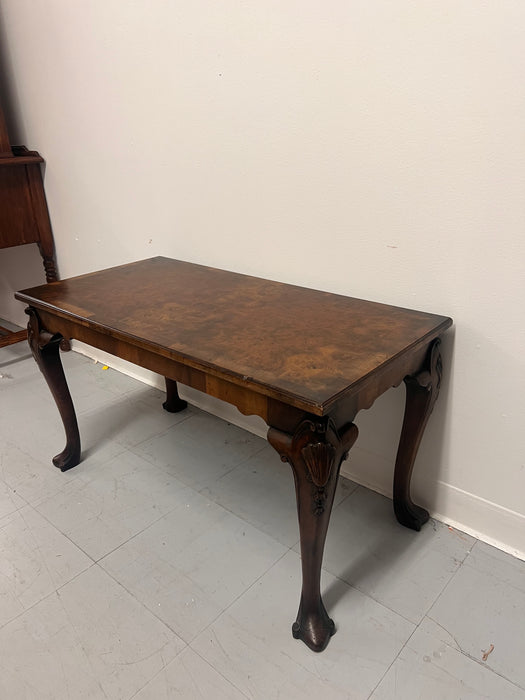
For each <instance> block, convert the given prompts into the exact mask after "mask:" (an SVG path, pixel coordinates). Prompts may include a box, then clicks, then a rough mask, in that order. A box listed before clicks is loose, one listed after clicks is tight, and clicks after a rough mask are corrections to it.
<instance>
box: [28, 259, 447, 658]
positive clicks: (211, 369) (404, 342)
mask: <svg viewBox="0 0 525 700" xmlns="http://www.w3.org/2000/svg"><path fill="white" fill-rule="evenodd" d="M16 297H17V299H20V300H21V301H24V302H25V303H27V304H28V308H27V313H28V314H29V318H30V320H29V326H28V328H29V343H30V347H31V351H32V353H33V355H34V357H35V360H36V361H37V363H38V366H39V367H40V369H41V371H42V373H43V375H44V377H45V379H46V381H47V383H48V384H49V387H50V389H51V392H52V394H53V396H54V398H55V401H56V403H57V406H58V409H59V411H60V415H61V417H62V421H63V424H64V430H65V433H66V446H65V448H64V450H63V451H62V452H61V453H60V454H58V455H57V456H56V457H55V458H54V459H53V462H54V463H55V465H56V466H58V467H59V468H60V469H61V470H62V471H66V470H67V469H71V468H73V467H74V466H76V465H77V464H78V462H79V461H80V457H81V451H80V434H79V431H78V425H77V420H76V416H75V411H74V408H73V402H72V399H71V396H70V393H69V389H68V387H67V383H66V379H65V376H64V373H63V371H62V367H61V363H60V356H59V347H60V343H61V342H62V341H63V340H64V339H70V338H76V339H78V340H82V341H84V342H87V343H89V344H91V345H93V346H94V347H97V348H100V349H102V350H106V351H108V352H110V353H113V354H114V355H116V356H118V357H122V358H123V359H125V360H129V361H131V362H134V363H136V364H139V365H141V366H142V367H146V368H148V369H150V370H153V371H155V372H158V373H160V374H162V375H163V376H164V377H165V378H166V394H167V395H166V401H165V402H164V404H163V406H164V408H165V409H166V410H167V411H182V410H184V408H185V407H186V402H185V401H183V400H182V399H181V398H180V397H179V394H178V390H177V382H180V383H182V384H186V385H188V386H191V387H193V388H195V389H198V390H200V391H204V392H206V393H208V394H210V395H212V396H215V397H217V398H220V399H222V400H225V401H228V402H230V403H232V404H234V405H235V406H237V408H238V409H239V410H240V411H242V412H243V413H246V414H256V415H259V416H261V417H262V418H263V419H264V420H265V421H266V423H267V424H268V428H269V429H268V441H269V443H270V444H271V445H272V446H273V447H274V448H275V450H276V451H277V453H278V454H279V456H280V458H281V460H282V461H283V462H287V463H288V464H289V465H290V467H291V468H292V470H293V474H294V482H295V489H296V500H297V512H298V519H299V532H300V543H301V566H302V574H303V577H302V590H301V597H300V604H299V611H298V614H297V618H296V621H295V622H294V624H293V627H292V633H293V636H294V637H296V638H298V639H301V640H302V641H303V642H305V644H307V646H308V647H309V648H310V649H312V650H314V651H322V650H323V649H324V648H325V647H326V645H327V644H328V641H329V639H330V637H331V636H332V635H333V634H334V632H335V625H334V622H333V620H331V619H330V617H329V615H328V612H327V610H326V608H325V605H324V603H323V600H322V596H321V590H320V577H321V567H322V559H323V550H324V544H325V539H326V533H327V530H328V525H329V520H330V514H331V510H332V504H333V499H334V494H335V489H336V485H337V480H338V476H339V470H340V468H341V463H342V462H343V461H344V459H346V457H347V455H348V451H349V450H350V448H351V447H352V445H353V444H354V442H355V441H356V439H357V436H358V430H357V427H356V425H355V424H354V422H353V421H354V418H355V415H356V414H357V412H358V411H359V410H361V409H363V408H368V407H369V406H371V405H372V403H373V402H374V401H375V400H376V399H377V397H378V396H380V395H381V394H382V393H383V392H384V391H386V390H387V389H389V388H390V387H391V386H396V385H398V384H400V383H401V382H403V381H404V382H405V385H406V387H407V401H406V410H405V418H404V422H403V427H402V431H401V438H400V442H399V449H398V454H397V460H396V466H395V474H394V512H395V515H396V517H397V519H398V521H399V522H400V523H401V524H403V525H405V526H406V527H409V528H412V529H414V530H419V529H420V528H421V526H422V525H423V524H424V523H425V522H426V520H428V512H427V511H426V510H425V509H424V508H422V507H420V506H418V505H417V504H415V503H414V502H413V501H412V499H411V495H410V479H411V475H412V470H413V467H414V464H415V460H416V456H417V450H418V447H419V444H420V442H421V438H422V435H423V432H424V429H425V426H426V424H427V421H428V418H429V416H430V414H431V412H432V409H433V406H434V403H435V401H436V399H437V397H438V394H439V388H440V384H441V376H442V360H441V354H440V336H441V335H442V333H443V332H444V331H445V330H446V329H447V328H448V327H449V326H450V325H451V323H452V321H451V319H450V318H448V317H445V316H436V315H434V314H429V313H424V312H421V311H412V310H409V309H402V308H398V307H394V306H388V305H385V304H377V303H374V302H370V301H363V300H360V299H353V298H349V297H343V296H340V295H336V294H330V293H327V292H320V291H315V290H311V289H305V288H302V287H296V286H293V285H289V284H283V283H279V282H272V281H269V280H264V279H259V278H255V277H249V276H246V275H240V274H237V273H233V272H227V271H224V270H218V269H215V268H210V267H204V266H201V265H194V264H191V263H187V262H181V261H177V260H170V259H167V258H161V257H158V258H152V259H150V260H143V261H140V262H137V263H130V264H128V265H122V266H120V267H115V268H111V269H109V270H103V271H101V272H95V273H92V274H88V275H83V276H80V277H76V278H72V279H68V280H63V281H60V282H53V283H51V284H47V285H42V286H39V287H35V288H33V289H27V290H24V291H21V292H18V293H17V294H16ZM203 439H205V436H203Z"/></svg>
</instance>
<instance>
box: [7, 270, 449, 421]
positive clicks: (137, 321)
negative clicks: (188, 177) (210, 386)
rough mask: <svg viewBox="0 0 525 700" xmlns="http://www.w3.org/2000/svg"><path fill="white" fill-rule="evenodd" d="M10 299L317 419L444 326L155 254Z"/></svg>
mask: <svg viewBox="0 0 525 700" xmlns="http://www.w3.org/2000/svg"><path fill="white" fill-rule="evenodd" d="M17 298H18V299H21V300H22V301H25V302H26V303H28V304H30V305H32V306H36V307H38V308H45V309H48V308H49V309H52V310H53V312H55V313H62V314H64V313H65V312H67V314H68V315H71V316H72V317H73V318H74V319H76V320H78V321H80V320H81V321H82V322H84V323H85V324H86V325H87V326H88V327H90V328H92V329H94V330H96V331H99V332H100V331H102V332H107V333H109V334H111V335H114V336H115V337H119V338H122V339H125V340H126V341H128V342H130V343H136V344H137V345H145V346H147V347H155V346H157V347H162V348H163V349H164V350H166V351H167V354H169V355H170V356H172V357H173V358H174V359H176V360H178V361H179V362H181V363H183V364H187V365H189V366H191V367H195V368H197V369H201V370H204V371H208V370H209V369H213V370H214V372H215V373H216V375H217V376H220V377H224V378H225V379H227V380H232V378H235V379H236V380H237V381H241V382H242V384H243V386H246V385H249V386H250V387H252V388H253V389H254V390H255V391H258V392H260V393H262V394H266V395H268V396H273V397H275V398H279V399H281V400H285V401H288V400H292V401H293V403H294V405H295V406H298V407H299V408H302V409H304V410H308V411H313V412H315V413H316V414H318V415H323V414H325V413H326V412H327V411H328V410H329V408H330V405H331V404H333V402H334V401H335V400H336V399H338V398H340V396H341V395H342V394H344V393H347V392H351V391H352V390H353V389H355V388H356V387H357V385H358V384H359V383H360V382H362V381H363V379H365V378H366V377H367V376H369V375H371V374H372V373H374V372H375V371H376V370H377V369H378V368H379V367H382V366H384V365H387V364H388V363H391V362H392V361H393V360H394V359H395V358H396V357H397V356H398V355H400V354H402V353H404V352H406V351H407V350H410V349H413V348H416V347H417V346H420V347H421V346H423V345H425V343H428V342H429V341H430V340H432V338H435V337H437V336H438V335H440V334H441V333H442V332H443V331H444V330H445V329H446V328H447V327H448V326H449V325H450V323H451V321H450V319H448V318H446V317H443V316H435V315H433V314H428V313H423V312H419V311H411V310H407V309H401V308H397V307H393V306H387V305H384V304H377V303H373V302H370V301H362V300H360V299H353V298H349V297H344V296H338V295H335V294H329V293H327V292H319V291H314V290H311V289H305V288H301V287H296V286H292V285H288V284H282V283H279V282H271V281H268V280H264V279H258V278H255V277H250V276H246V275H240V274H236V273H233V272H226V271H224V270H218V269H214V268H209V267H204V266H200V265H194V264H191V263H186V262H180V261H176V260H170V259H167V258H162V257H158V258H153V259H150V260H145V261H141V262H137V263H132V264H129V265H124V266H121V267H118V268H112V269H111V270H106V271H102V272H96V273H93V274H89V275H84V276H81V277H76V278H74V279H70V280H65V281H62V282H58V283H56V284H54V285H51V286H47V285H44V286H42V287H37V288H35V289H31V290H25V291H24V292H21V293H19V294H18V295H17Z"/></svg>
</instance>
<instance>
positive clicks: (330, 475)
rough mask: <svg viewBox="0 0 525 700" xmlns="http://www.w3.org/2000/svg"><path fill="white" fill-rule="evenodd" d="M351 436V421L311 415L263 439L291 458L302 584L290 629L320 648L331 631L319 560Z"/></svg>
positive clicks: (353, 438)
mask: <svg viewBox="0 0 525 700" xmlns="http://www.w3.org/2000/svg"><path fill="white" fill-rule="evenodd" d="M356 439H357V427H356V426H355V425H354V424H353V423H349V424H348V425H346V426H345V427H344V428H343V430H341V431H340V432H338V431H337V430H336V427H335V425H334V424H333V423H332V421H331V420H329V419H326V418H325V419H323V418H315V417H313V416H312V419H311V420H304V421H303V422H302V423H301V424H300V425H299V426H298V428H297V429H296V431H295V433H294V434H293V435H289V434H288V433H283V432H281V431H280V430H276V429H275V428H270V429H269V431H268V441H269V442H270V444H271V445H272V446H273V447H274V448H275V449H276V450H277V452H278V453H279V455H280V456H281V459H282V460H283V462H289V463H290V465H291V467H292V470H293V474H294V479H295V491H296V496H297V512H298V516H299V531H300V536H301V560H302V572H303V586H302V592H301V602H300V605H299V612H298V614H297V620H296V622H295V623H294V624H293V627H292V634H293V636H294V637H295V638H296V639H302V640H303V642H305V644H306V645H307V646H308V647H310V649H313V651H322V650H323V649H324V648H325V647H326V645H327V644H328V642H329V640H330V637H331V636H332V635H333V634H334V632H335V626H334V622H333V620H331V619H330V618H329V617H328V614H327V612H326V610H325V607H324V604H323V601H322V599H321V591H320V582H321V564H322V561H323V551H324V543H325V539H326V532H327V530H328V523H329V521H330V514H331V511H332V504H333V500H334V494H335V487H336V484H337V477H338V475H339V469H340V466H341V462H342V461H343V460H344V459H345V458H346V456H347V453H348V450H349V449H350V447H351V446H352V445H353V444H354V442H355V441H356Z"/></svg>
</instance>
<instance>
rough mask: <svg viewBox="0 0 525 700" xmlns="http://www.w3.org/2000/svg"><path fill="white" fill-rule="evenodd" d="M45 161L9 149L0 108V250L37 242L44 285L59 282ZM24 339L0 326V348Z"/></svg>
mask: <svg viewBox="0 0 525 700" xmlns="http://www.w3.org/2000/svg"><path fill="white" fill-rule="evenodd" d="M43 162H44V159H43V158H42V157H41V156H40V155H39V154H38V153H37V152H36V151H28V150H27V148H26V147H25V146H11V145H10V142H9V136H8V133H7V126H6V123H5V118H4V114H3V111H2V106H1V105H0V248H10V247H13V246H19V245H25V244H27V243H37V244H38V248H39V250H40V254H41V256H42V259H43V263H44V270H45V274H46V281H47V282H54V281H55V280H57V279H58V276H57V269H56V263H55V252H54V242H53V234H52V231H51V222H50V220H49V212H48V209H47V203H46V197H45V193H44V185H43V181H42V172H41V166H42V163H43ZM26 337H27V333H26V331H25V330H21V331H10V330H9V329H7V328H4V327H3V326H0V347H4V346H6V345H11V344H12V343H18V342H20V341H21V340H24V339H25V338H26Z"/></svg>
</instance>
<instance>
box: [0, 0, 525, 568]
mask: <svg viewBox="0 0 525 700" xmlns="http://www.w3.org/2000/svg"><path fill="white" fill-rule="evenodd" d="M0 13H1V14H0V19H1V24H2V35H1V40H2V45H3V53H4V56H3V61H4V71H5V74H6V76H7V77H6V82H7V83H8V87H9V89H10V112H9V115H8V118H9V123H10V125H11V129H12V132H13V136H15V137H16V139H17V140H19V141H20V142H23V143H25V144H26V145H28V146H29V147H32V148H37V149H38V150H39V151H40V152H41V153H42V154H43V155H44V157H45V158H46V161H47V169H46V175H45V187H46V192H47V197H48V202H49V207H50V212H51V218H52V223H53V228H54V234H55V241H56V246H57V251H58V263H59V267H60V271H61V274H62V276H70V275H75V274H78V273H82V272H86V271H90V270H94V269H97V268H102V267H107V266H110V265H113V264H117V263H123V262H127V261H130V260H135V259H140V258H144V257H149V256H151V255H155V254H163V255H168V256H173V257H178V258H181V259H184V260H191V261H198V262H202V263H206V264H211V265H215V266H218V267H225V268H228V269H232V270H237V271H241V272H246V273H251V274H256V275H260V276H265V277H269V278H273V279H279V280H282V281H289V282H294V283H299V284H302V285H304V286H311V287H317V288H322V289H326V290H331V291H335V292H341V293H343V294H349V295H353V296H359V297H364V298H369V299H373V300H377V301H387V302H389V303H393V304H399V305H402V306H409V307H414V308H420V309H424V310H428V311H431V312H436V313H441V314H446V315H451V316H453V317H454V320H455V324H456V325H455V329H454V332H451V333H449V334H448V335H447V337H446V339H445V343H444V345H445V348H444V354H445V371H446V379H445V385H444V389H443V392H442V396H441V398H440V400H439V402H438V404H437V406H436V409H435V412H434V415H433V417H432V420H431V423H430V424H429V427H428V429H427V434H426V436H425V439H424V443H423V445H422V448H421V451H420V456H419V459H418V464H417V468H416V472H417V473H416V475H415V491H416V494H417V495H418V497H419V498H420V500H421V501H422V502H423V503H424V504H426V505H427V506H428V507H430V508H431V510H432V511H433V512H434V513H436V514H438V515H439V516H440V517H442V518H443V519H445V520H447V521H449V522H453V523H457V524H459V525H461V527H463V528H464V529H467V530H468V531H470V532H473V533H475V534H479V535H481V536H482V537H483V538H484V539H486V540H488V541H495V542H497V543H499V544H500V546H502V547H504V548H506V549H508V550H510V551H514V552H518V553H520V554H521V556H524V553H525V527H524V525H525V500H524V497H523V494H524V492H525V488H524V486H525V445H524V438H523V434H524V431H523V425H524V424H525V405H524V395H525V386H524V376H525V372H524V357H525V352H524V351H525V333H524V306H525V281H524V280H525V275H524V264H523V261H524V254H525V243H524V238H525V237H524V225H525V198H524V192H525V139H524V132H525V91H524V89H523V85H524V79H525V75H524V72H525V71H524V66H525V59H524V49H523V47H524V46H525V3H523V0H500V1H499V2H497V3H496V2H488V1H485V0H462V1H461V2H458V1H457V0H418V1H417V2H416V1H415V0H396V1H395V2H393V1H392V0H333V1H332V2H323V3H321V2H314V1H313V0H300V1H299V0H295V1H292V0H289V1H287V2H282V0H279V2H277V1H274V0H265V1H264V2H259V1H258V0H245V1H244V2H241V1H240V0H223V1H222V2H214V1H213V0H192V2H180V1H176V0H172V1H171V2H168V1H167V0H127V1H124V0H90V2H89V3H86V2H79V1H77V2H75V1H74V0H0ZM8 256H11V257H8ZM6 261H8V262H6ZM6 270H7V272H6ZM32 275H34V283H35V284H36V283H40V282H41V281H42V280H43V273H42V272H41V271H40V267H39V264H38V262H37V261H36V262H35V256H34V254H33V253H30V252H29V249H28V248H24V249H19V250H17V251H16V254H15V253H13V252H12V251H0V279H2V277H3V282H2V286H1V287H0V291H1V293H2V299H1V301H0V304H1V305H2V306H0V316H2V314H3V313H9V314H10V317H11V320H16V319H15V316H16V317H17V318H20V319H21V320H23V314H22V313H21V310H20V311H16V310H14V308H13V307H12V306H11V303H10V302H6V301H5V299H4V297H6V293H7V292H6V290H8V289H9V288H11V290H14V289H15V288H16V287H17V286H18V287H21V286H28V285H29V284H32V283H33V282H28V280H27V277H28V276H32ZM17 280H19V281H17ZM402 405H403V390H402V389H399V390H396V391H393V392H391V393H389V394H387V395H385V396H384V397H382V398H381V399H380V400H379V401H378V402H377V403H376V404H375V406H374V407H373V408H372V409H371V410H370V411H368V412H364V413H362V414H360V415H359V416H358V424H359V427H360V430H361V435H360V439H359V442H358V446H356V448H354V450H353V456H352V459H351V460H350V462H349V463H347V464H348V467H347V469H349V470H350V471H349V473H350V474H351V475H353V476H354V477H355V478H357V479H358V480H359V481H361V482H363V483H366V484H369V485H371V486H372V487H374V488H376V489H378V490H379V491H382V492H384V493H389V491H390V481H391V473H392V463H393V458H394V453H395V447H396V440H397V437H398V432H399V428H400V422H401V413H402Z"/></svg>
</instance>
